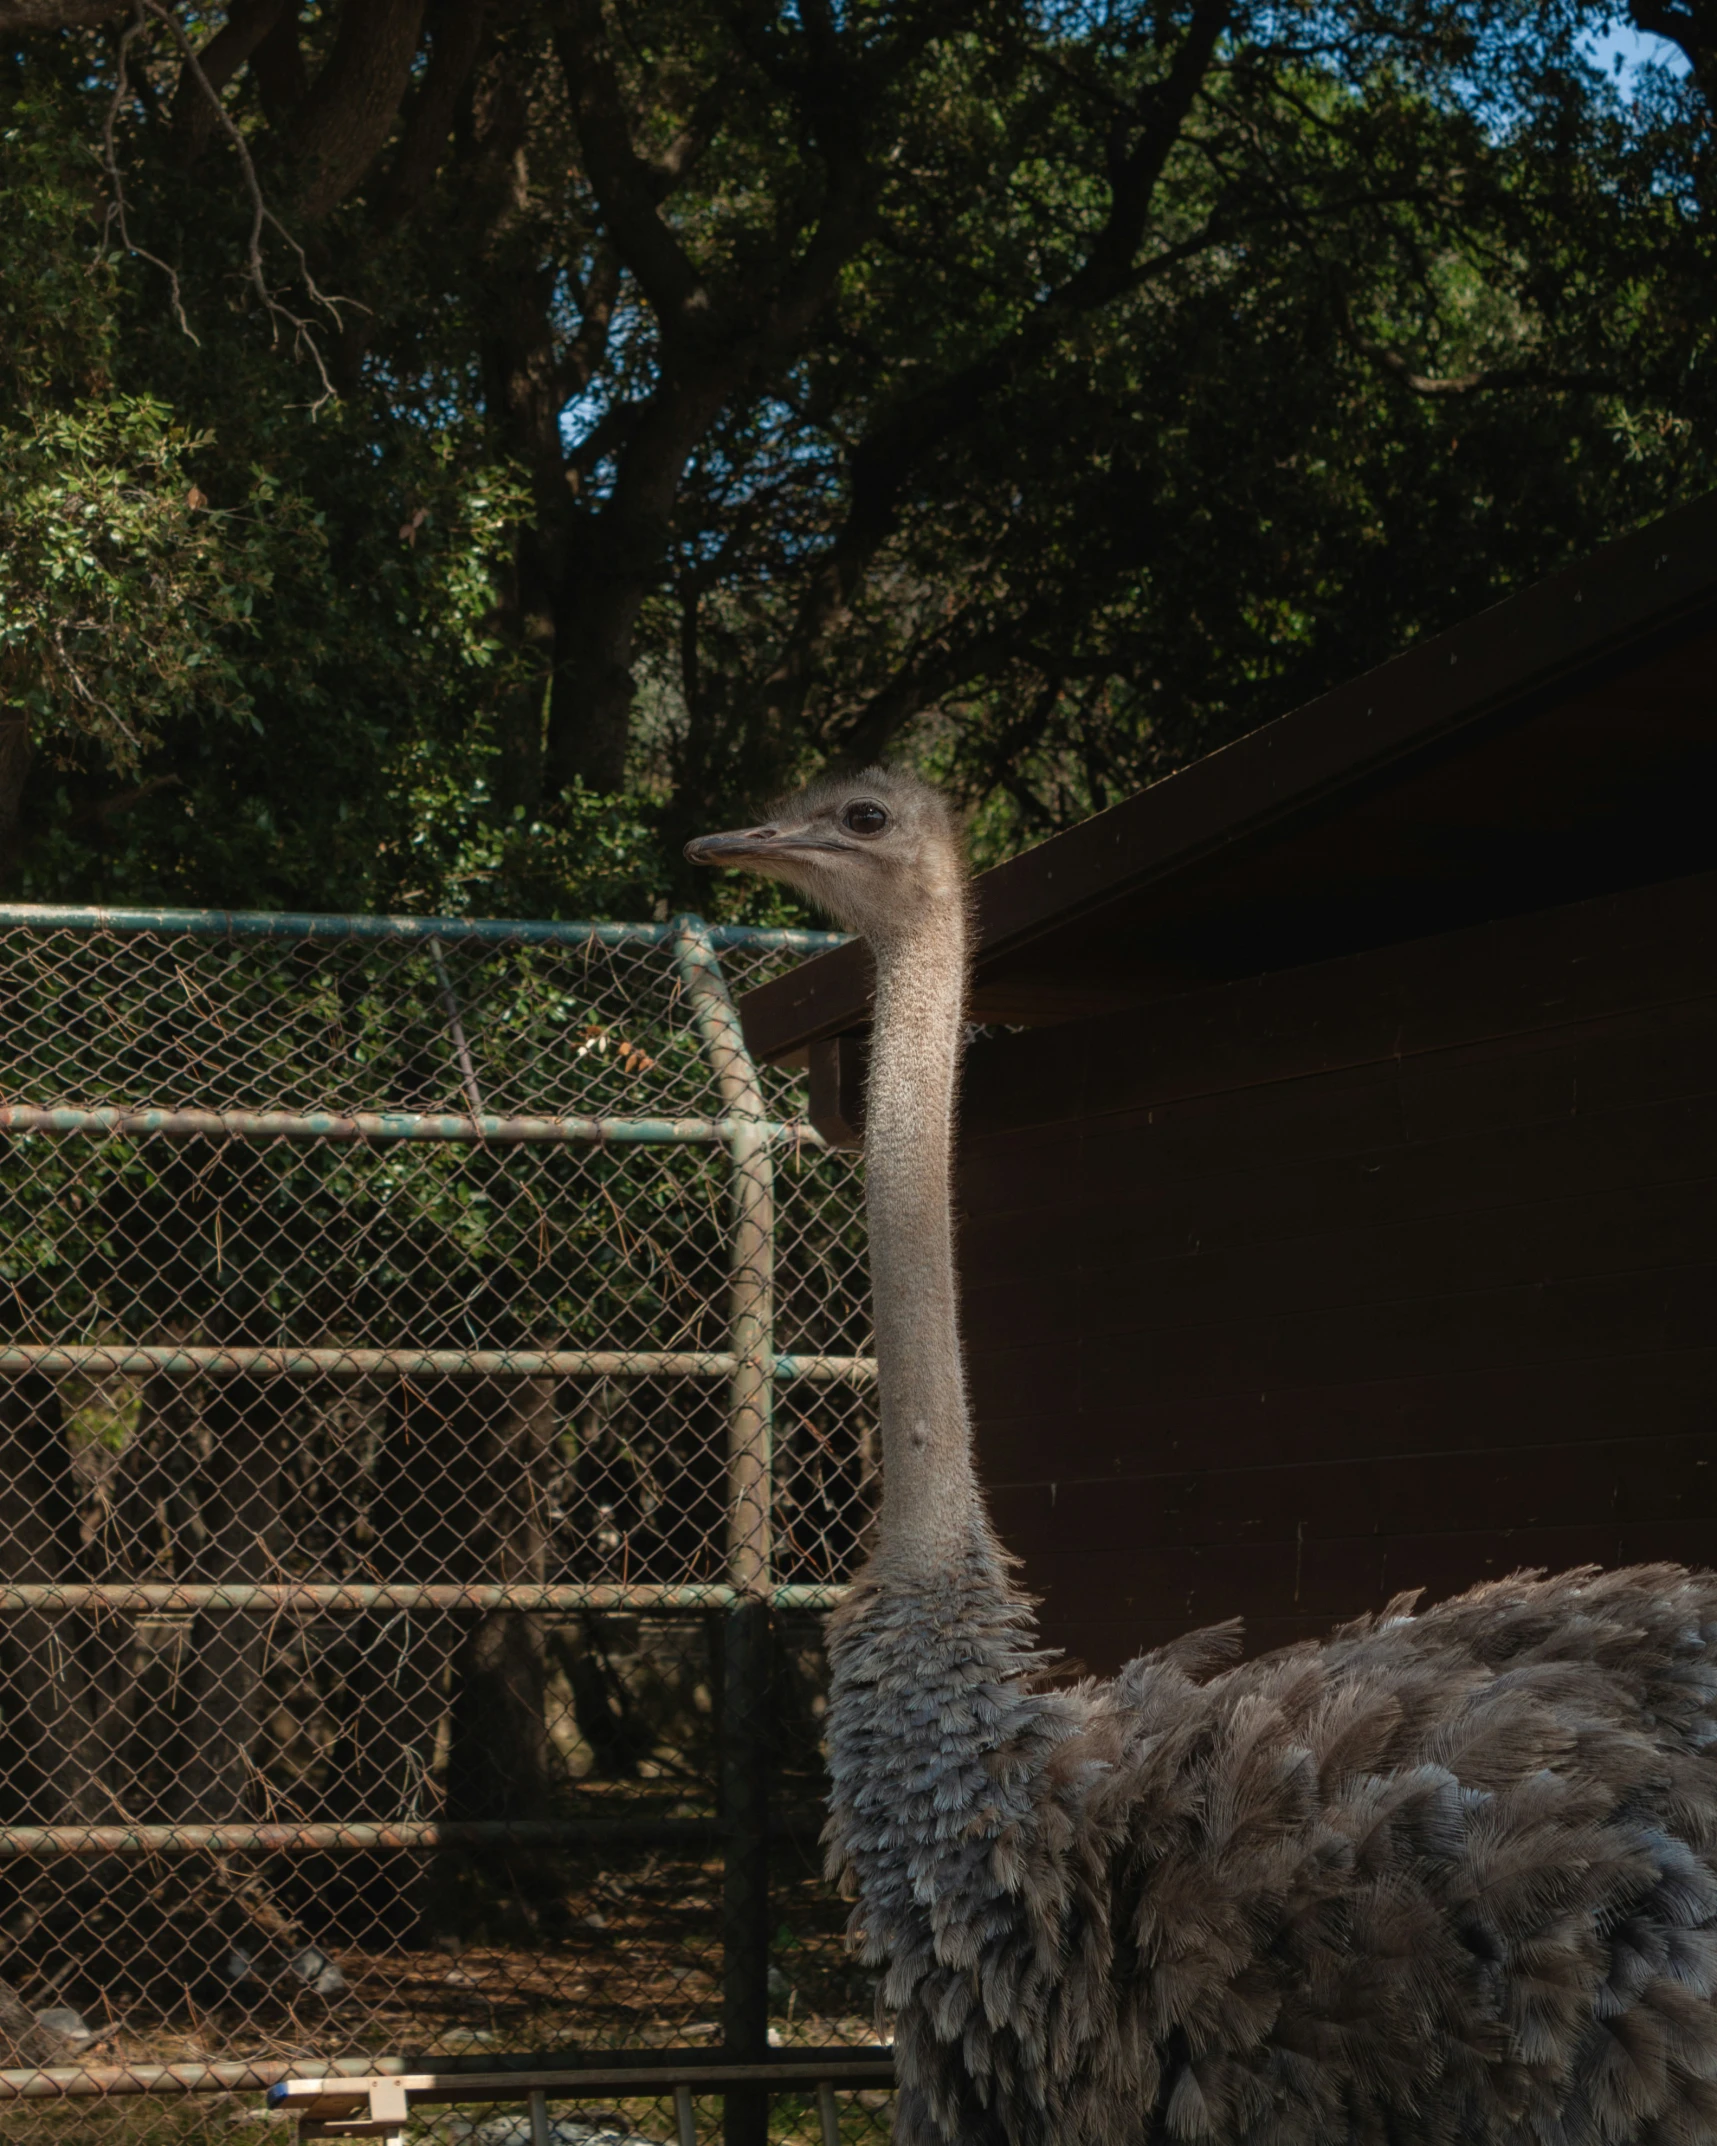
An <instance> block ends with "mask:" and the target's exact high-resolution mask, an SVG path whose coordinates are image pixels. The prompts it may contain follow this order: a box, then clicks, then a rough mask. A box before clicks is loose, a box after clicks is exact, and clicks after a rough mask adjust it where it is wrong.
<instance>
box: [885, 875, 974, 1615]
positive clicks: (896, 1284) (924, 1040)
mask: <svg viewBox="0 0 1717 2146" xmlns="http://www.w3.org/2000/svg"><path fill="white" fill-rule="evenodd" d="M874 951H875V954H876V972H877V973H876V1021H875V1027H874V1030H873V1040H872V1046H871V1063H870V1085H869V1091H868V1095H867V1098H866V1104H865V1157H866V1159H865V1182H866V1208H867V1212H868V1215H869V1222H870V1260H871V1283H872V1293H873V1296H874V1299H875V1311H876V1353H877V1363H878V1372H879V1383H880V1386H881V1399H882V1462H883V1493H882V1518H881V1525H880V1529H879V1535H878V1544H877V1558H878V1564H879V1565H880V1566H881V1568H882V1569H883V1570H884V1571H886V1572H887V1573H888V1574H889V1575H890V1576H891V1577H893V1578H895V1579H897V1580H898V1579H911V1578H914V1577H918V1576H928V1577H935V1576H938V1575H940V1574H942V1573H944V1572H945V1571H946V1561H947V1559H948V1557H949V1555H950V1553H952V1552H956V1551H958V1550H959V1549H961V1548H963V1547H966V1546H968V1545H970V1544H971V1543H972V1541H973V1536H974V1528H976V1529H977V1530H978V1531H980V1532H983V1533H987V1529H986V1528H985V1523H984V1521H983V1518H982V1510H981V1507H980V1506H979V1504H978V1493H977V1482H976V1478H975V1476H974V1474H973V1469H972V1433H971V1419H970V1416H969V1413H968V1410H967V1404H966V1375H965V1366H964V1364H963V1363H962V1361H961V1355H960V1333H959V1317H958V1299H957V1295H956V1290H955V1281H954V1231H953V1214H952V1204H951V1195H952V1183H951V1170H952V1150H953V1115H954V1096H955V1087H956V1083H957V1080H958V1075H959V1064H960V1049H961V1040H962V1033H963V1022H964V1016H965V997H966V918H965V907H964V903H963V901H962V900H961V898H960V896H959V894H958V893H957V892H954V893H951V894H950V895H949V897H948V898H947V899H946V900H945V901H942V902H939V903H937V904H936V905H935V907H934V908H933V909H932V910H931V911H930V912H929V913H928V915H927V916H926V917H925V919H923V920H922V921H919V922H916V923H915V924H914V925H913V926H912V927H910V928H908V929H906V930H903V931H902V932H900V933H899V934H898V935H895V934H890V935H889V937H888V938H887V939H886V940H882V939H879V940H878V941H877V942H876V944H875V947H874Z"/></svg>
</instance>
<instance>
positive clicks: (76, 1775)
mask: <svg viewBox="0 0 1717 2146" xmlns="http://www.w3.org/2000/svg"><path fill="white" fill-rule="evenodd" d="M79 1567H80V1560H79V1556H78V1511H77V1490H76V1482H75V1477H74V1474H73V1468H72V1457H71V1452H70V1449H69V1447H68V1445H67V1441H66V1432H65V1423H64V1416H63V1411H62V1408H61V1405H60V1395H59V1390H58V1388H57V1386H56V1385H55V1384H54V1382H53V1381H52V1380H51V1379H48V1378H45V1377H42V1376H40V1375H37V1374H33V1373H32V1374H29V1375H26V1376H25V1377H23V1378H19V1379H14V1380H11V1381H9V1382H8V1383H7V1384H6V1385H5V1386H4V1387H3V1388H0V1578H4V1579H5V1580H8V1581H11V1582H13V1583H23V1584H26V1585H28V1584H41V1583H53V1582H64V1581H68V1580H73V1579H76V1578H78V1577H79V1576H80V1570H79ZM89 1637H90V1628H89V1622H88V1620H87V1619H86V1618H85V1617H84V1616H82V1615H81V1614H80V1613H77V1612H69V1613H68V1612H64V1611H53V1610H25V1611H22V1612H20V1613H17V1614H14V1615H11V1616H8V1617H7V1618H6V1619H5V1620H4V1626H3V1629H0V1656H3V1659H4V1663H5V1671H4V1686H3V1689H4V1694H5V1699H4V1729H3V1733H0V1808H3V1809H4V1811H5V1813H6V1816H7V1818H8V1819H9V1820H10V1822H12V1823H14V1824H36V1825H68V1824H73V1823H76V1822H77V1821H78V1820H83V1819H96V1818H98V1817H102V1816H106V1815H108V1814H109V1811H110V1803H109V1797H108V1782H107V1759H108V1753H107V1750H106V1748H105V1745H104V1744H103V1741H102V1739H101V1735H100V1730H99V1726H98V1722H97V1718H96V1717H97V1713H98V1711H99V1701H98V1699H97V1696H96V1694H95V1692H94V1691H93V1690H92V1688H91V1680H90V1675H89V1663H88V1660H87V1658H86V1657H87V1642H88V1640H89Z"/></svg>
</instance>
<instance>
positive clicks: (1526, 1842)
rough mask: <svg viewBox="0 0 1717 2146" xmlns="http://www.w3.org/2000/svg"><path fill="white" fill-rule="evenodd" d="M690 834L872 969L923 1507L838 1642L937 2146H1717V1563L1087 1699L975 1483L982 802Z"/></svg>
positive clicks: (900, 1345)
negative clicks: (951, 1151)
mask: <svg viewBox="0 0 1717 2146" xmlns="http://www.w3.org/2000/svg"><path fill="white" fill-rule="evenodd" d="M855 800H856V801H858V802H857V804H856V805H855ZM861 808H862V809H861ZM878 811H880V812H881V813H882V814H883V816H884V823H885V824H884V825H883V826H882V827H881V828H880V829H878V828H875V827H873V826H872V825H871V814H872V813H873V812H878ZM855 816H856V833H855V834H854V835H853V838H852V840H851V841H845V840H843V839H842V836H843V830H844V829H846V828H847V827H848V823H849V821H850V820H853V819H854V818H855ZM723 845H727V848H726V849H725V850H724V848H723ZM735 851H737V852H738V853H737V854H735V853H734V852H735ZM692 853H693V854H694V855H700V854H701V855H704V856H708V857H709V858H710V859H711V861H732V862H738V863H744V864H748V865H750V866H752V868H754V869H762V870H767V871H772V872H774V873H775V874H776V875H777V876H780V877H784V878H789V879H791V880H792V881H793V882H794V883H795V884H798V885H800V886H802V887H804V888H805V889H806V890H807V891H809V892H811V893H813V894H815V895H816V896H817V897H818V898H819V899H820V900H822V901H823V902H825V904H826V905H827V906H828V907H830V908H831V909H833V910H834V911H835V913H836V914H837V915H839V916H842V917H843V919H844V920H846V921H849V922H851V923H852V924H854V925H855V927H856V928H859V929H862V930H864V931H865V932H866V934H867V936H868V937H869V938H870V939H871V941H872V944H873V947H874V948H875V951H876V954H877V962H878V978H877V985H878V990H877V1023H876V1031H875V1040H874V1044H873V1072H872V1088H871V1101H870V1109H869V1112H868V1129H867V1149H868V1151H869V1168H868V1178H869V1198H870V1203H871V1231H872V1255H873V1265H874V1268H875V1283H876V1297H877V1313H878V1340H877V1347H878V1358H879V1369H880V1374H881V1384H882V1396H883V1408H882V1413H883V1450H884V1474H885V1487H884V1503H883V1511H882V1515H881V1520H880V1524H879V1531H878V1540H877V1544H876V1549H875V1554H874V1555H873V1558H872V1560H871V1563H870V1565H869V1566H868V1568H867V1570H866V1571H865V1573H864V1574H863V1575H862V1576H861V1578H860V1579H859V1581H858V1583H857V1584H856V1586H855V1588H854V1589H853V1591H852V1595H851V1597H850V1599H849V1600H848V1602H847V1603H846V1604H845V1606H844V1607H843V1608H842V1609H841V1611H840V1612H839V1613H838V1615H837V1616H836V1618H835V1620H834V1622H833V1625H832V1627H831V1636H830V1653H831V1662H832V1669H833V1682H832V1691H831V1702H830V1714H829V1757H830V1767H831V1773H832V1777H833V1792H832V1797H831V1806H830V1820H829V1827H828V1833H827V1839H828V1843H829V1854H830V1867H831V1870H832V1871H833V1872H835V1873H836V1874H838V1875H839V1876H840V1877H841V1878H842V1879H843V1881H844V1882H845V1883H846V1885H847V1886H848V1888H849V1889H850V1891H851V1892H852V1893H853V1895H854V1898H855V1907H854V1913H853V1929H854V1933H855V1936H856V1939H857V1941H858V1943H859V1945H860V1947H861V1949H862V1952H863V1956H864V1958H865V1959H866V1960H868V1961H870V1962H872V1963H873V1964H875V1965H876V1966H877V1967H879V1968H880V1969H881V1970H882V2000H883V2003H884V2005H885V2007H886V2009H887V2010H888V2011H889V2012H891V2013H892V2014H893V2017H894V2021H895V2036H896V2045H897V2050H898V2061H899V2071H900V2078H901V2093H900V2097H899V2111H898V2116H897V2120H896V2136H897V2138H898V2139H899V2140H900V2141H902V2146H1004V2142H1005V2146H1040V2142H1041V2146H1051V2142H1053V2146H1146V2142H1153V2146H1154V2142H1158V2141H1176V2142H1179V2141H1186V2142H1189V2146H1191V2142H1199V2141H1209V2142H1211V2146H1231V2142H1232V2146H1240V2142H1246V2146H1338V2142H1351V2146H1372V2142H1376V2146H1491V2142H1497V2146H1501V2142H1504V2141H1506V2142H1509V2146H1624V2142H1625V2146H1696V2142H1710V2141H1717V2005H1714V2002H1713V1999H1714V1994H1717V1645H1714V1643H1717V1580H1713V1578H1712V1577H1711V1576H1710V1575H1709V1574H1705V1573H1688V1572H1684V1571H1682V1570H1680V1569H1678V1568H1675V1567H1671V1566H1651V1567H1642V1568H1637V1569H1634V1570H1630V1571H1622V1572H1601V1571H1598V1570H1595V1569H1588V1570H1583V1571H1579V1572H1572V1573H1567V1574H1563V1575H1561V1576H1560V1577H1557V1578H1554V1579H1543V1578H1538V1577H1535V1576H1532V1575H1519V1576H1516V1577H1515V1578H1513V1579H1509V1580H1504V1581H1499V1582H1497V1583H1495V1584H1493V1585H1490V1586H1487V1587H1482V1588H1479V1589H1477V1590H1475V1591H1474V1592H1472V1593H1470V1594H1467V1595H1464V1596H1462V1597H1460V1598H1459V1599H1458V1600H1455V1601H1452V1602H1447V1603H1443V1604H1440V1605H1438V1606H1437V1607H1434V1608H1432V1609H1430V1610H1427V1611H1424V1612H1422V1613H1419V1614H1415V1613H1414V1610H1413V1603H1412V1598H1405V1599H1403V1600H1401V1601H1398V1602H1396V1603H1394V1604H1391V1606H1390V1607H1389V1609H1387V1610H1386V1611H1385V1612H1383V1614H1382V1615H1380V1616H1377V1617H1371V1618H1363V1619H1361V1620H1360V1621H1359V1622H1357V1623H1355V1624H1352V1625H1349V1626H1347V1627H1346V1628H1344V1629H1343V1630H1341V1631H1339V1632H1337V1633H1336V1634H1335V1635H1334V1636H1333V1637H1332V1638H1331V1639H1329V1640H1328V1641H1325V1642H1323V1643H1320V1644H1307V1645H1304V1646H1299V1647H1294V1648H1290V1649H1288V1650H1286V1651H1284V1652H1281V1653H1278V1654H1273V1655H1269V1656H1266V1657H1264V1658H1263V1659H1261V1660H1257V1661H1252V1662H1245V1663H1237V1662H1236V1661H1235V1656H1236V1655H1237V1653H1238V1651H1239V1629H1238V1626H1236V1625H1227V1626H1218V1627H1216V1628H1214V1629H1213V1630H1211V1631H1207V1632H1201V1633H1195V1634H1193V1635H1191V1636H1190V1637H1189V1638H1187V1639H1183V1640H1181V1641H1179V1642H1177V1643H1176V1644H1175V1645H1173V1646H1170V1647H1166V1648H1161V1649H1158V1650H1157V1651H1156V1652H1154V1653H1151V1654H1147V1655H1145V1656H1143V1657H1141V1658H1140V1659H1139V1660H1138V1661H1135V1662H1133V1663H1130V1664H1129V1665H1128V1666H1127V1667H1126V1668H1125V1669H1124V1670H1122V1671H1121V1673H1120V1674H1119V1675H1118V1676H1117V1677H1115V1678H1113V1679H1112V1680H1109V1681H1106V1682H1101V1683H1084V1684H1079V1685H1076V1686H1074V1687H1072V1688H1063V1689H1058V1688H1056V1686H1055V1685H1054V1683H1053V1682H1052V1681H1051V1680H1050V1678H1049V1675H1048V1669H1049V1664H1048V1663H1047V1661H1046V1659H1045V1658H1044V1657H1043V1656H1042V1655H1041V1654H1040V1653H1039V1652H1038V1650H1037V1647H1036V1638H1035V1627H1034V1623H1033V1619H1032V1616H1031V1612H1030V1608H1029V1605H1028V1603H1027V1602H1026V1600H1025V1599H1024V1597H1022V1596H1021V1595H1020V1594H1019V1592H1018V1591H1017V1590H1016V1589H1015V1587H1014V1586H1013V1584H1012V1581H1011V1579H1010V1575H1009V1571H1008V1567H1007V1563H1006V1560H1005V1558H1004V1557H1003V1554H1002V1553H1001V1551H1000V1549H999V1548H998V1546H997V1544H996V1542H995V1540H994V1538H993V1536H992V1534H991V1531H990V1528H989V1525H988V1521H987V1518H986V1516H985V1513H984V1509H983V1504H982V1499H981V1495H980V1493H979V1491H978V1488H977V1485H976V1481H975V1478H974V1476H973V1475H972V1473H971V1468H970V1459H969V1447H970V1439H969V1425H968V1424H967V1421H966V1414H965V1398H964V1380H963V1372H962V1367H961V1364H960V1360H959V1342H958V1335H957V1330H956V1327H955V1323H954V1318H953V1311H952V1301H953V1297H952V1252H951V1233H950V1226H949V1223H948V1219H947V1212H946V1210H947V1192H946V1177H947V1141H948V1129H947V1128H948V1120H949V1117H950V1114H951V1109H952V1102H953V1092H954V1068H955V1065H956V1063H957V1031H958V1023H959V1020H960V1018H961V1013H962V1005H961V988H962V983H963V976H964V960H965V954H964V931H965V908H964V897H963V893H961V892H958V891H957V892H956V893H954V894H949V893H948V892H947V891H946V885H945V882H946V880H947V860H948V856H949V854H950V853H951V854H952V855H953V856H954V858H955V860H956V862H957V858H958V849H957V843H956V842H955V838H954V835H953V832H952V829H951V828H950V826H949V823H948V820H947V816H946V814H945V811H944V809H943V808H942V806H941V804H940V801H939V800H937V799H936V798H935V796H934V793H933V792H930V791H927V790H925V789H924V787H923V786H922V785H918V784H915V783H913V782H911V781H910V780H908V779H905V778H902V777H899V776H896V775H885V774H883V773H881V772H879V771H876V770H870V771H867V773H866V774H865V775H864V776H862V777H859V778H856V779H855V780H854V782H852V783H848V784H838V783H830V784H824V785H820V786H818V787H817V788H816V789H814V790H813V791H811V792H808V793H806V795H805V796H804V797H803V798H800V799H797V800H793V801H790V803H789V804H788V805H786V806H784V807H782V808H780V809H778V811H777V813H776V815H775V817H774V819H773V820H772V821H771V823H770V824H769V825H768V826H766V827H762V828H758V829H751V830H745V831H743V832H741V833H738V834H735V835H732V836H724V837H715V838H710V840H709V841H708V842H707V843H706V844H694V845H692ZM938 875H940V876H938ZM954 878H955V881H956V882H958V881H959V874H958V872H957V871H956V872H955V874H954ZM925 886H929V887H930V889H931V892H930V893H929V894H925V893H924V891H923V890H924V887H925ZM901 918H904V919H905V921H903V922H897V921H896V920H897V919H901Z"/></svg>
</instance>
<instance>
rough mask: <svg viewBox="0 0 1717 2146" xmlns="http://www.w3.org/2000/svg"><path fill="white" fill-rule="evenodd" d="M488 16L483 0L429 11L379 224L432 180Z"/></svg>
mask: <svg viewBox="0 0 1717 2146" xmlns="http://www.w3.org/2000/svg"><path fill="white" fill-rule="evenodd" d="M486 20H487V14H486V9H485V4H484V0H441V4H440V5H439V6H438V7H436V8H435V9H434V10H433V12H432V13H431V16H430V23H429V40H430V42H429V65H428V67H427V68H426V69H425V71H424V76H423V85H422V87H421V88H420V89H419V90H418V92H417V95H416V96H415V97H414V98H413V99H412V101H411V107H410V109H409V111H408V112H407V113H406V119H405V130H404V134H403V136H402V138H401V141H400V145H399V150H398V153H397V154H396V156H395V157H394V160H393V168H392V169H391V170H390V171H389V173H388V175H387V179H386V181H385V183H384V184H383V186H382V189H381V194H380V198H379V199H378V201H377V202H376V205H375V208H374V210H373V211H372V213H371V221H372V222H373V223H374V224H375V225H376V227H377V228H378V229H380V230H388V229H391V228H392V227H393V226H394V225H396V224H399V223H402V222H403V221H404V220H405V218H406V217H408V216H409V215H411V214H412V212H413V211H414V210H415V209H416V208H417V207H418V206H419V205H420V204H421V202H422V201H423V198H424V196H425V195H426V194H427V193H428V192H429V189H430V187H431V186H432V185H433V184H434V183H435V174H436V172H437V171H438V170H439V169H440V166H441V153H442V150H443V149H444V148H445V147H446V144H447V137H448V135H449V133H450V132H451V131H452V127H453V119H454V114H455V113H456V112H457V111H458V108H459V100H460V98H461V97H462V96H463V95H464V92H465V85H466V83H467V82H469V81H470V79H471V70H472V69H473V68H474V67H475V66H476V64H477V54H478V52H479V51H480V50H481V48H482V43H483V30H484V27H485V23H486Z"/></svg>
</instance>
